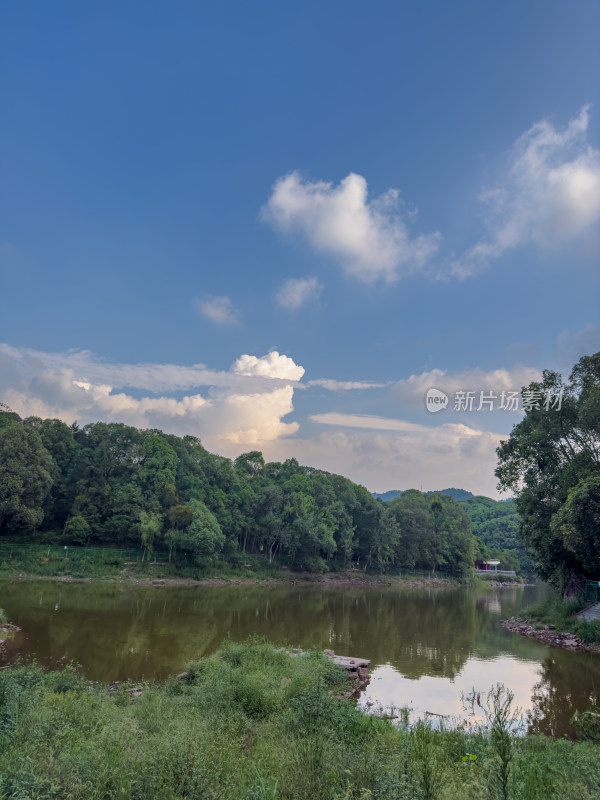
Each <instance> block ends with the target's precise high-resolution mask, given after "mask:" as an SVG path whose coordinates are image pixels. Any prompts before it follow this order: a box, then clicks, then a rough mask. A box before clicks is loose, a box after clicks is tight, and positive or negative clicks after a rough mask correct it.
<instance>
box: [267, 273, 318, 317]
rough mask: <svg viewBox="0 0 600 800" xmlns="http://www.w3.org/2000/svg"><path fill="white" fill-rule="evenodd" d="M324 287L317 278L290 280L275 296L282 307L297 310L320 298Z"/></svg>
mask: <svg viewBox="0 0 600 800" xmlns="http://www.w3.org/2000/svg"><path fill="white" fill-rule="evenodd" d="M322 291H323V286H322V284H321V283H319V281H318V279H317V278H289V279H288V280H287V281H286V282H285V283H284V284H283V286H282V287H281V288H280V289H279V291H278V292H277V294H276V295H275V299H276V300H277V302H278V303H279V305H280V306H283V307H284V308H289V309H292V310H295V309H297V308H300V307H301V306H303V305H305V303H308V302H309V301H310V300H316V299H317V298H318V297H320V295H321V292H322Z"/></svg>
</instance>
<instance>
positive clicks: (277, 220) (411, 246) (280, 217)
mask: <svg viewBox="0 0 600 800" xmlns="http://www.w3.org/2000/svg"><path fill="white" fill-rule="evenodd" d="M263 217H264V218H265V219H267V220H268V221H269V222H271V224H273V226H274V227H275V228H277V229H278V230H279V231H281V232H284V233H285V232H290V233H294V232H297V233H301V234H303V235H304V236H305V237H306V239H307V240H308V241H309V243H310V244H311V246H312V247H313V248H314V249H315V250H317V251H319V252H322V253H325V254H327V255H329V256H332V257H334V258H335V259H337V260H339V261H340V262H341V264H342V266H343V267H344V269H345V271H346V272H347V273H348V274H350V275H353V276H354V277H356V278H359V279H360V280H362V281H365V282H372V281H375V280H377V279H383V280H385V281H388V282H393V281H395V280H397V279H398V278H399V277H401V276H402V275H406V274H409V273H411V272H414V271H415V270H418V269H420V268H422V267H423V265H424V264H425V263H426V262H427V261H428V259H429V258H430V257H431V255H432V254H433V253H435V251H436V250H437V248H438V245H439V241H440V238H441V237H440V234H439V233H433V234H429V235H421V236H417V237H414V238H413V237H411V234H410V232H409V229H408V225H407V222H406V218H405V216H403V215H401V214H400V211H399V202H398V191H397V190H395V189H390V190H389V191H387V192H385V193H384V194H383V195H381V196H380V197H376V198H373V199H369V198H368V192H367V181H366V180H365V178H364V177H363V176H362V175H357V174H355V173H350V174H349V175H347V176H346V177H345V178H344V179H343V180H342V181H341V182H340V184H339V185H338V186H334V185H333V184H332V183H328V182H326V181H316V182H311V181H307V180H303V179H302V177H301V175H300V173H298V172H291V173H290V174H288V175H285V176H284V177H281V178H279V179H278V180H277V181H276V182H275V185H274V187H273V191H272V193H271V196H270V197H269V200H268V202H267V204H266V206H265V207H264V208H263Z"/></svg>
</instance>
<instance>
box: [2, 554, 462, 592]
mask: <svg viewBox="0 0 600 800" xmlns="http://www.w3.org/2000/svg"><path fill="white" fill-rule="evenodd" d="M136 555H137V554H136V553H135V551H132V552H131V553H129V552H128V551H119V550H113V549H110V548H106V549H101V548H68V549H66V550H63V549H62V548H61V549H59V548H53V549H52V548H44V547H19V546H18V545H13V546H10V547H4V548H3V549H0V578H3V577H5V578H14V577H22V578H38V579H48V580H51V579H55V580H86V581H87V580H94V581H95V580H101V581H118V582H125V583H133V584H141V583H162V584H173V585H185V584H189V585H193V584H205V585H218V584H224V585H228V584H280V583H281V584H290V583H296V584H297V583H303V584H304V583H318V584H323V585H327V586H340V587H342V586H360V585H390V584H402V585H415V586H425V585H426V586H440V587H441V586H458V585H459V582H458V581H457V580H456V578H452V577H448V576H445V575H444V574H440V573H437V574H432V573H430V572H426V571H422V570H421V571H419V570H403V571H402V572H396V573H395V574H391V575H388V574H382V573H379V572H365V571H363V570H358V569H350V570H338V571H335V572H325V573H313V572H294V571H292V570H289V569H287V568H286V567H284V566H282V565H280V564H277V563H273V564H269V562H268V560H267V559H266V558H263V557H261V556H252V555H249V556H246V555H240V557H239V558H238V559H237V560H236V561H235V562H231V561H227V562H226V561H216V562H214V563H212V564H207V565H205V566H202V567H200V566H197V565H194V564H190V565H188V564H186V563H181V562H172V563H170V562H169V561H168V558H167V556H166V555H161V556H159V557H158V558H157V560H156V561H142V560H141V558H140V557H139V555H138V557H137V558H136Z"/></svg>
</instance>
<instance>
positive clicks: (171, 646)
mask: <svg viewBox="0 0 600 800" xmlns="http://www.w3.org/2000/svg"><path fill="white" fill-rule="evenodd" d="M546 593H547V589H546V587H543V586H532V587H523V588H514V589H512V588H511V589H501V590H497V591H494V590H492V591H490V592H481V591H476V590H469V589H443V590H427V589H402V588H397V587H383V588H382V587H352V588H344V589H340V588H332V589H327V588H323V587H322V586H315V585H312V586H298V585H294V586H276V587H260V586H234V587H227V586H226V587H208V586H192V587H173V586H148V585H143V586H139V585H126V584H101V583H96V584H95V583H71V584H69V583H54V582H46V581H28V580H13V581H6V580H3V581H0V607H2V608H4V609H5V610H6V612H7V614H8V617H9V619H10V620H11V621H12V622H14V623H15V624H17V625H18V626H19V627H20V628H22V633H21V634H18V635H17V636H16V638H15V639H14V641H12V642H10V643H9V645H8V657H9V658H11V659H12V658H15V657H17V656H20V657H21V658H23V659H31V658H35V659H37V660H38V661H40V662H42V663H44V664H47V665H50V666H59V665H61V664H64V663H66V662H69V661H75V662H77V663H78V664H80V665H81V667H82V669H83V671H84V673H85V674H86V676H87V677H88V678H90V679H91V680H98V681H109V682H110V681H117V680H121V681H122V680H125V679H128V678H129V679H142V678H144V679H162V678H165V677H166V676H167V675H169V674H171V673H173V672H179V671H181V670H182V669H183V667H184V666H185V664H186V662H187V661H188V660H190V659H194V658H198V657H200V656H203V655H208V654H209V653H211V652H213V651H214V650H216V649H217V648H218V647H219V645H220V643H221V642H222V641H223V640H224V639H225V638H227V637H230V638H232V639H234V640H243V639H246V638H247V637H248V636H250V635H259V636H264V637H266V638H267V639H269V640H270V641H272V642H275V643H287V644H289V645H290V646H292V647H300V648H304V649H307V648H314V649H318V650H323V649H324V648H331V649H333V650H335V652H336V653H339V654H340V655H350V656H360V657H364V658H368V659H371V662H372V672H371V681H370V684H369V686H368V688H367V689H366V690H365V692H363V694H362V696H361V698H360V700H359V703H360V704H361V705H363V706H364V707H365V708H367V709H369V710H371V711H373V710H377V709H379V708H385V709H388V708H390V706H395V707H396V708H399V707H404V708H408V709H409V712H410V718H411V719H414V718H416V717H420V716H423V715H424V714H425V713H429V714H433V715H443V716H448V717H450V718H451V719H452V720H456V718H457V717H458V718H465V717H466V716H467V714H466V712H465V711H464V708H463V703H462V702H461V695H467V694H469V693H470V692H471V691H472V690H473V689H475V690H476V692H480V693H481V694H482V695H483V694H484V693H485V692H487V691H488V690H489V689H490V688H491V687H492V685H493V684H495V683H498V682H503V683H504V684H505V685H506V686H508V687H509V688H510V689H511V690H512V691H513V693H514V695H515V704H516V705H518V706H520V707H521V708H522V709H523V712H524V718H525V719H526V720H527V724H528V727H529V730H531V731H535V732H541V733H544V734H548V735H551V736H562V735H563V734H565V733H566V734H570V733H571V728H570V725H569V720H570V718H571V716H572V715H573V713H574V712H575V710H579V711H583V710H585V709H587V708H589V707H590V706H591V705H593V704H594V703H598V702H599V700H600V656H597V655H593V654H591V653H571V652H567V651H564V650H559V649H556V648H548V647H546V646H545V645H543V644H541V643H539V642H535V641H532V640H529V639H524V638H522V637H520V636H518V635H516V634H512V633H509V632H508V631H505V630H504V629H503V628H502V627H500V625H499V620H500V619H503V618H505V617H510V616H516V615H518V612H519V609H520V608H522V607H523V606H524V605H529V604H530V603H533V602H538V601H539V600H540V599H542V598H543V597H544V596H545V595H546ZM440 718H441V717H440V716H436V717H434V719H440Z"/></svg>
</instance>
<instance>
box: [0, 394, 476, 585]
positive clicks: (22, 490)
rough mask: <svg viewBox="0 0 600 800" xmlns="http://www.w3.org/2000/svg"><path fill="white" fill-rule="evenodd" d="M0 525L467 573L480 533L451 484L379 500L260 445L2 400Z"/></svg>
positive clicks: (320, 565) (211, 551)
mask: <svg viewBox="0 0 600 800" xmlns="http://www.w3.org/2000/svg"><path fill="white" fill-rule="evenodd" d="M0 537H3V538H4V539H6V538H11V539H13V540H15V539H17V540H19V541H29V542H35V541H38V542H44V543H51V542H52V543H61V544H62V543H64V544H80V545H90V546H93V545H99V546H111V547H119V548H125V547H136V548H140V549H142V550H143V551H144V557H145V558H150V557H151V556H152V554H153V552H155V551H163V552H168V553H169V558H170V559H172V560H173V561H174V562H175V563H177V561H178V559H181V560H183V559H184V558H185V559H186V561H187V563H189V561H190V560H191V561H192V562H194V563H197V564H198V565H202V564H205V563H208V562H210V561H211V560H214V559H215V558H220V559H228V558H233V557H235V555H236V554H239V553H240V552H242V553H261V554H263V555H264V556H265V557H266V558H267V559H268V560H269V561H274V560H275V561H277V562H278V563H284V564H287V565H289V566H290V567H293V568H295V569H303V570H310V571H324V570H335V569H342V568H349V567H358V568H360V569H370V570H378V571H385V570H394V569H399V568H404V569H425V570H439V571H441V572H444V573H446V574H449V575H453V576H456V577H459V578H462V577H466V576H467V575H469V574H470V572H471V570H472V567H473V561H474V555H475V541H474V538H473V535H472V533H471V524H470V521H469V518H468V516H467V514H465V512H464V511H463V509H462V508H461V507H460V506H459V505H458V504H457V503H456V502H455V501H454V500H453V498H451V497H447V496H442V495H431V496H428V497H424V496H423V495H421V493H420V492H418V491H416V490H409V491H407V492H403V493H402V495H401V496H400V497H398V498H397V499H396V500H394V501H393V502H392V503H383V502H381V501H380V500H376V499H375V498H373V497H372V496H371V494H370V493H369V492H368V491H367V489H365V488H364V487H362V486H358V485H357V484H354V483H352V481H350V480H348V479H347V478H344V477H342V476H339V475H333V474H330V473H327V472H324V471H323V470H318V469H314V468H311V467H306V466H301V465H300V464H299V463H298V462H297V461H296V459H294V458H291V459H288V460H287V461H285V462H283V463H279V462H273V463H265V461H264V458H263V456H262V454H261V453H260V452H258V451H252V452H249V453H245V454H243V455H240V456H239V457H238V458H236V459H235V460H233V461H232V460H230V459H227V458H224V457H221V456H218V455H215V454H212V453H209V452H208V451H207V450H206V449H205V448H204V447H203V446H202V444H201V442H200V440H199V439H197V438H196V437H194V436H183V437H178V436H173V435H169V434H165V433H163V432H162V431H160V430H155V429H152V430H139V429H137V428H134V427H130V426H126V425H123V424H119V423H110V424H106V423H103V422H96V423H92V424H89V425H85V426H83V427H78V426H77V425H76V424H74V425H70V426H69V425H67V424H65V423H64V422H62V421H60V420H58V419H40V418H38V417H27V418H25V419H21V418H20V417H19V416H18V415H17V414H15V413H14V412H12V411H10V410H9V409H5V410H0Z"/></svg>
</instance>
